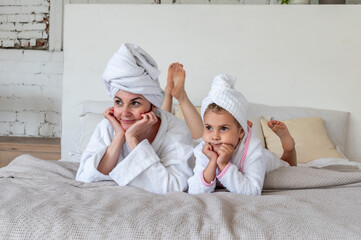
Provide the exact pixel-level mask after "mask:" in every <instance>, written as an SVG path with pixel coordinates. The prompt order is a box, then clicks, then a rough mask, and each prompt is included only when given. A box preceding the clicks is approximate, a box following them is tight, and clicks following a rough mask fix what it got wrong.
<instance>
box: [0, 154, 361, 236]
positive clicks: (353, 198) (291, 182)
mask: <svg viewBox="0 0 361 240" xmlns="http://www.w3.org/2000/svg"><path fill="white" fill-rule="evenodd" d="M77 168H78V164H77V163H70V162H61V161H44V160H39V159H36V158H34V157H32V156H30V155H23V156H20V157H18V158H17V159H15V160H14V161H12V162H11V163H10V164H9V165H8V166H7V167H4V168H1V169H0V239H360V238H361V172H360V170H358V169H354V168H349V167H347V166H332V167H327V168H321V169H317V168H310V167H292V168H290V167H289V168H280V169H277V170H275V171H273V172H271V173H270V174H269V175H268V176H267V178H266V181H265V191H263V193H262V196H241V195H237V194H233V193H229V192H216V193H212V194H200V195H190V194H187V193H184V192H171V193H168V194H164V195H158V194H154V193H150V192H147V191H144V190H141V189H137V188H134V187H120V186H118V185H117V184H115V183H114V182H112V181H106V182H98V183H81V182H77V181H75V180H74V178H75V174H76V171H77Z"/></svg>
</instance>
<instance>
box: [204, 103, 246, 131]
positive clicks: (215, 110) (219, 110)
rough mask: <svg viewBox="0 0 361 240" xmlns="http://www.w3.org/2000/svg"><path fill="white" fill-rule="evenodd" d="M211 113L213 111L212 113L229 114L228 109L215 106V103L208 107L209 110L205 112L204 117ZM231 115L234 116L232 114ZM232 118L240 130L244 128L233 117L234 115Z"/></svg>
mask: <svg viewBox="0 0 361 240" xmlns="http://www.w3.org/2000/svg"><path fill="white" fill-rule="evenodd" d="M209 111H212V112H215V113H219V112H221V111H226V112H228V111H227V110H226V109H224V108H222V107H220V106H218V105H217V104H215V103H211V104H209V105H208V107H207V109H206V110H205V111H204V115H205V114H206V113H207V112H209ZM231 115H232V114H231ZM232 118H233V120H234V122H235V123H236V125H237V127H238V128H242V126H241V124H239V122H238V121H237V120H236V119H235V118H234V117H233V115H232Z"/></svg>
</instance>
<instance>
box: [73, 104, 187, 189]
mask: <svg viewBox="0 0 361 240" xmlns="http://www.w3.org/2000/svg"><path fill="white" fill-rule="evenodd" d="M156 114H157V115H158V116H159V117H160V118H161V125H160V128H159V131H158V133H157V136H156V137H155V139H154V141H153V142H152V144H150V143H149V142H148V140H147V139H145V140H143V141H142V142H141V143H139V144H138V146H137V147H136V148H135V149H134V150H133V151H130V150H129V148H128V146H127V144H126V142H125V143H124V144H123V147H122V149H121V152H120V155H119V159H118V163H117V165H116V167H115V168H114V169H113V170H112V171H111V172H110V173H109V175H104V174H102V173H101V172H99V171H98V170H97V167H98V165H99V162H100V160H101V159H102V157H103V155H104V153H105V151H106V149H107V147H108V146H109V145H110V143H111V142H112V139H113V137H114V133H115V132H114V129H113V128H112V126H111V125H110V123H109V121H108V120H107V119H104V120H102V121H101V122H100V123H99V124H98V125H97V127H96V129H95V131H94V133H93V135H92V137H91V139H90V141H89V144H88V145H87V147H86V149H85V150H84V152H83V154H82V157H81V161H80V166H79V169H78V172H77V175H76V180H77V181H82V182H95V181H103V180H114V181H115V182H116V183H118V184H119V185H120V186H126V185H127V186H135V187H138V188H142V189H145V190H148V191H150V192H154V193H166V192H171V191H184V190H185V189H186V188H187V179H188V178H189V177H190V176H191V175H192V170H191V169H190V168H189V166H188V161H189V160H190V159H191V158H193V142H192V136H191V133H190V131H189V129H188V127H187V126H186V124H185V123H184V122H183V121H182V120H179V119H178V118H176V117H175V116H173V115H172V114H170V113H168V112H166V111H163V110H161V109H157V111H156Z"/></svg>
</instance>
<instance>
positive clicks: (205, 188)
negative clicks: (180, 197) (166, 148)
mask: <svg viewBox="0 0 361 240" xmlns="http://www.w3.org/2000/svg"><path fill="white" fill-rule="evenodd" d="M204 144H205V143H204V141H202V142H201V143H200V144H198V145H197V146H196V147H195V149H194V156H195V158H196V163H195V167H194V169H193V176H192V177H191V178H189V179H188V185H189V188H188V193H190V194H199V193H210V192H214V189H215V187H216V181H215V180H214V181H212V182H210V183H207V182H206V181H205V180H204V178H203V171H204V169H205V168H206V167H207V165H208V162H209V159H208V158H207V157H206V155H204V154H203V153H202V149H203V146H204Z"/></svg>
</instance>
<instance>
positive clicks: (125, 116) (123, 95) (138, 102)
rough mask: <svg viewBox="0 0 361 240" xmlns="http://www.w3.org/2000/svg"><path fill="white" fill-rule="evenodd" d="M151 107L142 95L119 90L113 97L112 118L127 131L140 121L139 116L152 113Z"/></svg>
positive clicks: (140, 117)
mask: <svg viewBox="0 0 361 240" xmlns="http://www.w3.org/2000/svg"><path fill="white" fill-rule="evenodd" d="M152 106H153V105H152V104H151V103H150V102H149V101H148V100H147V99H145V97H144V96H143V95H140V94H134V93H129V92H126V91H123V90H119V91H118V92H117V93H116V94H115V96H114V117H115V118H116V119H117V120H118V121H119V122H120V124H121V125H122V127H123V129H124V130H127V129H128V128H129V127H130V126H132V125H133V124H134V123H135V122H137V121H139V120H140V119H142V116H141V114H143V113H147V112H150V111H152V110H153V107H152Z"/></svg>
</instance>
